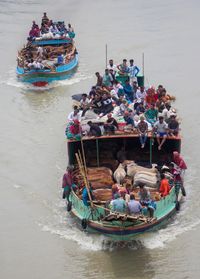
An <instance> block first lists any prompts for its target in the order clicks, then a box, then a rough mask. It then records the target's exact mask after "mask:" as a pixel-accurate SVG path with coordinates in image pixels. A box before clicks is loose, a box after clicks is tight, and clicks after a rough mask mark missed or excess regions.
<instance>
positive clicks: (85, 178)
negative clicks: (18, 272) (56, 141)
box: [75, 153, 94, 208]
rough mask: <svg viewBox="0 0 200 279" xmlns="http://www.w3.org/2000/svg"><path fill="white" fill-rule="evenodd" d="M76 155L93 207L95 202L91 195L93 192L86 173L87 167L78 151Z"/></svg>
mask: <svg viewBox="0 0 200 279" xmlns="http://www.w3.org/2000/svg"><path fill="white" fill-rule="evenodd" d="M75 155H76V160H77V162H78V166H79V170H80V173H81V175H82V176H83V180H84V183H85V187H86V189H87V193H88V197H89V200H90V204H91V207H92V208H93V207H94V204H93V201H92V197H91V193H90V186H89V183H88V180H87V177H86V174H85V168H84V166H83V164H82V163H81V162H82V159H81V157H80V158H79V155H78V154H77V153H76V154H75Z"/></svg>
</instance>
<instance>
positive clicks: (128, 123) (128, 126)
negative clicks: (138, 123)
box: [124, 111, 135, 132]
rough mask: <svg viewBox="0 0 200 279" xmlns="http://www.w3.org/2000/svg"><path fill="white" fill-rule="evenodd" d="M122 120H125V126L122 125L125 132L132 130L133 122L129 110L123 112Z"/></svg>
mask: <svg viewBox="0 0 200 279" xmlns="http://www.w3.org/2000/svg"><path fill="white" fill-rule="evenodd" d="M124 121H125V122H126V126H125V127H124V130H125V131H127V132H128V131H130V130H133V128H134V127H135V123H134V120H133V118H132V117H131V115H130V112H129V111H125V112H124Z"/></svg>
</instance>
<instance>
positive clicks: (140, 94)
mask: <svg viewBox="0 0 200 279" xmlns="http://www.w3.org/2000/svg"><path fill="white" fill-rule="evenodd" d="M135 97H136V99H137V100H141V101H142V102H144V100H145V97H146V91H145V87H144V86H141V87H139V88H138V89H137V91H136V94H135Z"/></svg>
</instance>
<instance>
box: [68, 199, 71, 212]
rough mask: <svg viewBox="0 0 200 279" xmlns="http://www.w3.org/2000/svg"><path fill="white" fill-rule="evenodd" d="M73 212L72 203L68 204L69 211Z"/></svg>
mask: <svg viewBox="0 0 200 279" xmlns="http://www.w3.org/2000/svg"><path fill="white" fill-rule="evenodd" d="M71 210H72V202H70V201H69V202H68V204H67V211H68V212H70V211H71Z"/></svg>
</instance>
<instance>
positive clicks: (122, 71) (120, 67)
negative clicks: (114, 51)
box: [117, 59, 129, 75]
mask: <svg viewBox="0 0 200 279" xmlns="http://www.w3.org/2000/svg"><path fill="white" fill-rule="evenodd" d="M117 68H118V70H119V74H120V75H128V73H129V67H128V65H127V60H126V59H123V62H122V64H120V65H118V66H117Z"/></svg>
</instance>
